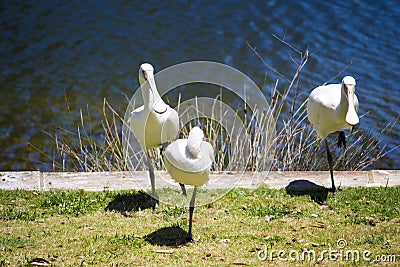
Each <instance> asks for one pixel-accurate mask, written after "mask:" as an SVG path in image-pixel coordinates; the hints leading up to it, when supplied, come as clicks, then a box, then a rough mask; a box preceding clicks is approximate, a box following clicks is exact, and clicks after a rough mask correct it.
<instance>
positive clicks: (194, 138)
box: [164, 127, 214, 242]
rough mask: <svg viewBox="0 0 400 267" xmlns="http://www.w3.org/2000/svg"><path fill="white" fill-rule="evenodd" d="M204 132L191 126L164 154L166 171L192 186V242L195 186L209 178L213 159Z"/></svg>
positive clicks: (180, 181) (182, 182) (175, 178)
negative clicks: (184, 135) (185, 137)
mask: <svg viewBox="0 0 400 267" xmlns="http://www.w3.org/2000/svg"><path fill="white" fill-rule="evenodd" d="M203 139H204V133H203V131H202V130H201V129H200V128H199V127H193V128H192V129H191V130H190V132H189V136H188V138H187V139H178V140H176V141H174V142H173V143H171V144H170V145H169V146H168V147H167V149H166V150H165V154H164V158H165V160H164V162H165V166H166V168H167V171H168V173H169V174H170V175H171V177H172V178H173V179H174V180H175V181H177V182H178V183H180V184H184V185H191V186H194V189H193V194H192V198H191V200H190V203H189V231H188V236H187V240H188V241H190V242H193V237H192V223H193V212H194V206H195V199H196V193H197V187H199V186H202V185H204V184H205V183H206V182H207V181H208V178H209V173H210V167H211V164H212V163H213V161H214V149H213V147H212V145H211V144H210V143H208V142H206V141H203Z"/></svg>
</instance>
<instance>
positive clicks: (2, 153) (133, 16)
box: [0, 0, 400, 170]
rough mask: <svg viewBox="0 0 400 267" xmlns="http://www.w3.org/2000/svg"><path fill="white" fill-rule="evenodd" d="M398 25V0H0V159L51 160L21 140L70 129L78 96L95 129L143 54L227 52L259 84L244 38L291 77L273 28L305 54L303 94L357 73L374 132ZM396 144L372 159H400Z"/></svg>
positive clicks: (390, 107)
mask: <svg viewBox="0 0 400 267" xmlns="http://www.w3.org/2000/svg"><path fill="white" fill-rule="evenodd" d="M399 25H400V5H399V2H398V1H344V0H343V1H319V0H311V1H209V0H201V1H193V3H189V2H188V1H176V0H175V1H160V2H158V1H59V0H55V1H7V0H6V1H1V3H0V38H1V42H0V58H1V60H0V92H1V97H0V170H26V169H30V170H32V169H40V170H51V160H50V159H47V158H46V157H43V156H41V155H40V153H38V152H37V151H35V150H34V149H32V148H31V147H30V146H28V143H31V144H33V145H34V146H36V147H38V148H39V149H41V150H43V151H45V152H46V153H48V154H51V153H52V152H53V151H54V150H55V147H54V142H52V141H51V138H50V137H49V136H47V135H46V134H45V133H44V132H48V133H50V134H53V133H54V132H56V129H57V127H64V128H68V129H74V127H75V125H76V124H77V123H79V109H86V107H87V106H89V107H90V110H91V116H92V118H93V119H92V129H93V131H94V132H95V131H96V129H98V131H99V134H100V129H101V119H102V114H101V110H102V105H103V99H104V98H107V100H108V101H109V102H110V103H111V105H112V106H113V107H114V108H115V109H116V110H118V111H120V112H121V113H122V114H123V111H124V110H125V109H126V105H127V102H126V100H125V96H124V95H127V96H128V97H130V96H132V95H133V93H134V90H135V89H136V88H137V87H138V81H137V71H138V67H139V65H140V63H142V62H145V61H146V62H151V63H152V64H153V65H154V66H155V69H156V71H159V70H161V69H163V68H166V67H169V66H171V65H174V64H177V63H182V62H186V61H192V60H210V61H216V62H220V63H225V64H228V65H230V66H232V67H235V68H237V69H239V70H241V71H242V72H244V73H246V74H247V75H248V76H249V77H251V78H252V79H253V80H254V81H255V82H256V83H257V84H259V85H260V86H264V89H265V92H266V94H267V93H268V91H269V88H270V86H271V84H273V83H274V82H275V80H276V79H277V78H279V77H278V76H277V75H276V74H274V73H273V72H272V71H270V69H269V68H267V67H266V66H265V65H264V63H263V62H262V61H261V60H260V59H259V58H258V56H257V55H256V54H255V53H254V51H253V50H252V49H251V48H250V47H249V46H248V43H249V44H251V46H253V47H256V50H257V52H258V53H259V54H260V55H261V57H262V58H263V60H264V61H265V62H266V63H267V64H269V65H270V66H272V67H273V68H275V69H276V70H278V71H279V72H280V73H282V74H284V75H286V76H288V77H292V76H293V73H294V71H295V67H296V66H295V64H294V63H293V62H292V59H291V58H292V57H293V58H294V59H297V55H296V53H295V52H294V51H293V50H291V49H290V48H289V47H288V46H286V45H284V44H283V43H282V42H280V41H278V40H277V39H276V38H274V37H273V34H275V35H276V36H279V37H280V38H283V39H284V40H285V41H287V42H288V43H290V44H291V45H293V46H294V47H296V48H297V49H299V50H300V51H305V50H306V49H308V51H309V53H310V55H311V56H310V58H309V61H308V63H307V64H306V66H305V67H304V69H303V70H302V73H301V78H300V93H301V94H303V95H304V97H306V96H307V95H308V94H309V92H310V91H311V90H312V88H313V87H315V86H318V85H320V84H322V83H324V82H327V81H332V82H340V79H341V77H342V76H343V75H346V74H351V75H353V76H354V77H356V78H357V92H356V93H357V95H358V98H359V101H360V111H359V113H360V114H365V116H363V117H362V118H361V123H360V127H361V128H365V129H367V128H372V129H373V131H375V132H378V131H380V130H381V129H382V128H383V127H385V125H386V124H388V123H389V122H391V121H392V120H393V119H394V118H396V117H397V118H398V117H399V106H400V88H399V83H400V75H399V73H400V64H399V63H400V27H399ZM342 71H343V72H342ZM341 72H342V73H341ZM336 76H338V77H336ZM335 77H336V78H335ZM279 84H280V85H281V86H287V85H288V82H287V81H285V80H284V79H280V82H279ZM65 96H67V97H65ZM66 98H67V100H66ZM399 130H400V127H399V126H398V125H396V126H395V127H394V128H393V130H392V132H391V133H390V134H389V135H388V136H387V138H386V139H385V140H383V144H384V145H387V150H390V149H393V148H395V147H396V146H399V145H400V138H399ZM399 150H400V149H396V150H394V151H392V152H391V153H389V155H388V156H389V157H387V158H385V159H382V160H381V162H379V164H378V165H376V166H378V167H380V168H397V169H398V168H399V167H400V152H399Z"/></svg>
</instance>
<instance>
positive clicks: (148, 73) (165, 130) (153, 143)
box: [129, 63, 179, 151]
mask: <svg viewBox="0 0 400 267" xmlns="http://www.w3.org/2000/svg"><path fill="white" fill-rule="evenodd" d="M139 82H140V84H141V88H142V95H143V101H144V105H143V106H140V107H138V108H136V109H135V110H133V111H132V112H131V117H130V120H129V125H130V128H131V130H132V132H133V134H134V135H135V137H136V139H137V140H138V142H139V144H140V146H141V147H142V149H143V150H145V151H147V150H148V149H150V148H154V147H159V146H161V145H162V144H164V143H166V142H172V141H173V140H175V139H176V137H177V135H178V131H179V116H178V113H177V112H176V111H175V110H174V109H172V108H171V107H170V106H168V105H167V104H165V102H164V101H163V100H162V99H161V97H160V95H159V93H158V91H157V87H156V84H155V80H154V69H153V66H152V65H151V64H149V63H144V64H142V65H141V66H140V69H139Z"/></svg>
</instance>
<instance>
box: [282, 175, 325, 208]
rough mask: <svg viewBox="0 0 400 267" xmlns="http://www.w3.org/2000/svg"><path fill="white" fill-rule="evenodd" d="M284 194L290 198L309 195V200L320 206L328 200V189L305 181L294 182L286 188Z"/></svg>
mask: <svg viewBox="0 0 400 267" xmlns="http://www.w3.org/2000/svg"><path fill="white" fill-rule="evenodd" d="M285 189H286V193H287V194H289V195H290V196H304V195H309V196H310V198H311V200H313V201H315V202H317V203H319V204H322V203H324V201H325V200H326V199H327V198H328V193H329V189H327V188H325V187H323V186H320V185H317V184H315V183H313V182H310V181H307V180H295V181H292V182H290V183H289V184H288V185H287V186H286V187H285Z"/></svg>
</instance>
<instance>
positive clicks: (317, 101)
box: [307, 76, 359, 193]
mask: <svg viewBox="0 0 400 267" xmlns="http://www.w3.org/2000/svg"><path fill="white" fill-rule="evenodd" d="M355 88H356V80H355V79H354V78H353V77H351V76H345V77H344V78H343V79H342V83H339V84H328V85H323V86H319V87H317V88H315V89H314V90H313V91H312V92H311V94H310V96H309V97H308V103H307V116H308V120H309V121H310V122H311V124H312V125H313V128H314V129H315V130H316V131H317V132H318V134H319V135H321V136H322V137H323V138H324V140H325V146H326V153H327V156H328V163H329V171H330V174H331V180H332V192H333V193H335V192H336V187H335V182H334V180H333V163H332V154H331V152H330V151H329V145H328V140H327V137H328V135H329V134H331V133H334V132H337V131H339V142H338V146H341V144H343V145H345V144H346V141H345V136H344V133H343V132H341V130H343V129H352V128H353V126H355V125H356V124H358V122H359V118H358V115H357V111H358V99H357V96H356V95H355V93H354V91H355Z"/></svg>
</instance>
